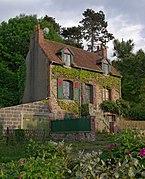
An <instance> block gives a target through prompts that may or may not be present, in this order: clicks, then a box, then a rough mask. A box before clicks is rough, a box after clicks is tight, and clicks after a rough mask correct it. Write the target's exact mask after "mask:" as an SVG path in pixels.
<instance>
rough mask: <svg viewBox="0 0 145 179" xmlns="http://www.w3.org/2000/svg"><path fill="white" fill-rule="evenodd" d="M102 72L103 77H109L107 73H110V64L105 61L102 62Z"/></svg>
mask: <svg viewBox="0 0 145 179" xmlns="http://www.w3.org/2000/svg"><path fill="white" fill-rule="evenodd" d="M102 70H103V72H104V74H105V75H109V73H110V64H109V63H108V61H107V60H105V61H104V62H102Z"/></svg>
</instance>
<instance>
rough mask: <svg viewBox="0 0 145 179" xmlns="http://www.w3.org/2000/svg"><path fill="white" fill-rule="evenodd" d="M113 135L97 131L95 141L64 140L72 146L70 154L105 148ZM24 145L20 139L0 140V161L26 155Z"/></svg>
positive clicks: (16, 158) (7, 160)
mask: <svg viewBox="0 0 145 179" xmlns="http://www.w3.org/2000/svg"><path fill="white" fill-rule="evenodd" d="M113 137H114V135H112V134H108V133H97V134H96V141H94V142H88V141H86V142H85V141H82V142H78V141H71V142H65V144H66V145H70V144H71V146H72V155H73V154H76V153H77V152H79V151H85V152H91V151H97V150H98V149H102V148H105V147H106V146H107V145H108V144H110V143H112V142H113ZM26 146H27V144H24V143H22V142H21V141H20V143H19V142H14V141H9V143H8V144H7V143H6V141H5V140H0V163H2V162H9V161H11V160H18V159H20V158H24V157H25V156H26Z"/></svg>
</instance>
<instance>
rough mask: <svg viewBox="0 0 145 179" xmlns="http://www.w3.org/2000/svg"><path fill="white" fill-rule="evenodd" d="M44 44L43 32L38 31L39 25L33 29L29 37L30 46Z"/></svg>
mask: <svg viewBox="0 0 145 179" xmlns="http://www.w3.org/2000/svg"><path fill="white" fill-rule="evenodd" d="M43 43H44V32H43V30H42V29H40V24H37V25H36V26H35V28H34V33H33V34H32V35H31V37H30V46H33V45H34V44H43Z"/></svg>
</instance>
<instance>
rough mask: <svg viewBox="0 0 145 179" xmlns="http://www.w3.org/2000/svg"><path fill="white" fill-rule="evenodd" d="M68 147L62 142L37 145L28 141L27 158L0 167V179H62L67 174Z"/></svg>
mask: <svg viewBox="0 0 145 179" xmlns="http://www.w3.org/2000/svg"><path fill="white" fill-rule="evenodd" d="M70 149H71V148H70V146H64V143H63V142H60V143H55V142H51V141H50V142H48V144H47V145H39V144H38V143H35V142H33V141H30V143H29V145H28V148H27V156H28V157H27V158H24V159H20V160H19V161H12V162H9V163H6V164H3V165H1V167H0V171H1V172H0V178H19V179H20V178H23V179H28V178H56V179H63V178H65V176H67V174H68V173H69V169H68V167H67V165H68V161H69V160H68V158H69V157H68V154H69V152H70Z"/></svg>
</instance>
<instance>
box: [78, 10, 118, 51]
mask: <svg viewBox="0 0 145 179" xmlns="http://www.w3.org/2000/svg"><path fill="white" fill-rule="evenodd" d="M83 16H84V18H83V19H82V21H80V23H81V24H82V29H83V36H84V39H85V40H86V41H87V44H88V50H89V51H92V52H93V51H95V50H96V48H97V45H98V44H99V43H100V42H101V43H102V44H103V45H106V43H107V42H109V41H110V40H112V39H113V38H114V37H113V34H111V33H109V32H108V30H107V26H108V24H107V22H106V21H105V14H104V12H103V11H99V12H95V11H93V10H92V9H86V10H85V11H84V12H83Z"/></svg>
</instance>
